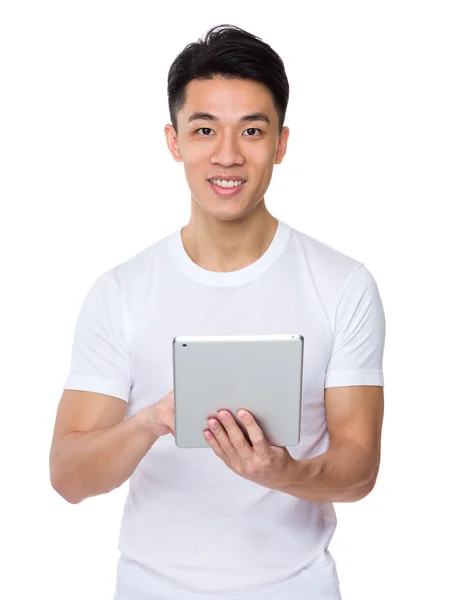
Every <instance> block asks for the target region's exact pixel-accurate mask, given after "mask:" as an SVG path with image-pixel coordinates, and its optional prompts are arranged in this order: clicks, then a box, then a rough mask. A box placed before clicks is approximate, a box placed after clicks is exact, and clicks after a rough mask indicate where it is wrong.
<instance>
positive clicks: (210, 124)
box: [50, 77, 384, 503]
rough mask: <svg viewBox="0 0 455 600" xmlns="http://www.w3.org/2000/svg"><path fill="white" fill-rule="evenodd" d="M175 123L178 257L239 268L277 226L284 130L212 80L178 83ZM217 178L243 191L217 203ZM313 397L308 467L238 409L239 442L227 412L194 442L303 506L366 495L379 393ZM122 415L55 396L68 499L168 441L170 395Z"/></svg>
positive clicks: (99, 397) (55, 458)
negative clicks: (313, 443)
mask: <svg viewBox="0 0 455 600" xmlns="http://www.w3.org/2000/svg"><path fill="white" fill-rule="evenodd" d="M201 111H202V112H205V113H210V114H211V115H213V116H214V117H216V118H217V120H216V121H213V120H210V119H207V118H205V119H202V120H198V121H192V122H191V121H190V117H191V115H193V114H194V113H195V112H201ZM253 113H262V114H263V115H265V116H266V117H267V119H268V121H269V123H264V122H263V121H249V122H247V123H245V122H243V123H242V122H241V121H240V120H241V119H242V117H245V115H250V114H253ZM177 123H178V134H177V132H176V131H175V130H174V128H173V127H172V125H170V124H168V125H166V127H165V135H166V142H167V146H168V148H169V151H170V152H171V155H172V157H173V158H174V159H175V160H176V161H177V162H181V163H183V166H184V170H185V176H186V179H187V182H188V186H189V189H190V192H191V217H190V220H189V222H188V224H187V225H186V226H185V227H183V229H182V231H181V235H182V241H183V244H184V246H185V250H186V251H187V253H188V255H189V256H190V258H191V259H192V260H193V261H194V262H195V263H196V264H198V265H199V266H201V267H203V268H205V269H207V270H212V271H225V272H227V271H233V270H238V269H241V268H243V267H245V266H247V265H249V264H251V263H252V262H254V261H255V260H257V259H258V258H259V257H260V256H261V255H262V254H263V253H264V252H265V250H266V249H267V248H268V246H269V245H270V242H271V241H272V239H273V236H274V234H275V232H276V227H277V224H278V221H277V219H276V218H275V217H273V216H272V215H271V214H270V213H269V211H268V210H267V208H266V206H265V193H266V191H267V189H268V186H269V184H270V180H271V177H272V173H273V169H274V166H275V165H278V164H280V163H281V162H282V160H283V158H284V156H285V154H286V148H287V142H288V137H289V129H288V128H287V127H284V128H283V130H282V132H281V133H280V132H279V130H278V114H277V112H276V110H275V107H274V106H273V101H272V96H271V94H270V93H269V91H268V90H267V89H265V88H264V87H262V86H261V85H259V84H257V83H255V82H252V81H242V80H225V79H222V78H220V77H217V78H214V79H212V80H209V81H192V82H191V83H190V84H189V85H188V88H187V98H186V102H185V105H184V106H183V108H182V110H181V111H179V113H178V115H177ZM200 128H209V129H207V130H204V131H201V130H200ZM253 128H258V129H260V130H261V132H262V133H260V134H259V133H258V132H257V131H256V129H254V130H253ZM204 134H205V135H204ZM220 173H223V174H234V175H240V176H241V177H242V178H244V179H247V184H246V186H245V187H244V189H243V190H242V191H241V192H240V193H239V194H237V195H236V196H234V197H232V198H222V197H220V196H218V195H217V194H215V193H214V192H213V190H212V189H211V188H210V186H209V184H208V183H207V178H208V177H213V176H214V175H217V174H220ZM324 401H325V412H326V420H327V429H328V432H329V436H330V446H329V449H328V451H327V452H325V453H324V454H321V455H320V456H317V457H315V458H313V459H311V460H295V459H293V458H292V457H291V456H290V455H289V453H288V451H287V449H286V448H279V447H276V446H270V445H269V444H268V443H267V440H266V439H265V437H264V434H263V432H262V430H261V429H260V428H259V426H258V425H257V423H256V422H255V420H254V417H253V415H251V414H250V413H248V411H247V417H246V420H245V421H243V423H244V426H245V429H246V431H247V432H248V436H249V438H250V440H251V442H252V444H251V445H250V444H249V442H248V441H247V440H246V438H245V436H244V434H243V432H242V430H241V429H240V427H239V426H238V425H237V423H236V422H235V419H234V417H233V415H231V414H230V413H229V412H228V411H220V412H219V413H218V415H217V419H213V422H208V423H207V430H206V432H207V433H206V435H207V438H206V439H207V440H208V442H209V444H210V446H211V448H212V450H213V452H215V454H217V456H218V457H219V458H220V460H222V461H223V462H224V463H225V465H226V466H227V467H228V468H230V469H231V470H233V471H234V472H235V473H237V474H238V475H239V476H241V477H245V478H247V479H249V480H251V481H254V482H256V483H258V484H259V485H262V486H265V487H269V488H271V489H276V490H280V491H282V492H284V493H288V494H291V495H293V496H296V497H298V498H302V499H306V500H309V501H311V502H352V501H356V500H359V499H361V498H363V497H364V496H366V495H367V494H368V493H369V492H370V491H371V490H372V489H373V487H374V484H375V481H376V477H377V474H378V470H379V462H380V448H381V430H382V420H383V411H384V394H383V388H382V387H378V386H347V387H336V388H328V389H326V390H325V394H324ZM223 413H226V414H223ZM125 414H126V402H124V401H123V400H121V399H119V398H116V397H114V396H108V395H105V394H98V393H94V392H87V391H83V390H64V391H63V394H62V397H61V400H60V403H59V407H58V411H57V416H56V422H55V427H54V434H53V439H52V447H51V452H50V475H51V483H52V486H53V487H54V489H55V490H56V491H57V492H58V493H59V494H60V495H61V496H62V497H63V498H65V499H66V500H67V501H68V502H71V503H79V502H81V501H82V500H84V499H85V498H88V497H90V496H96V495H99V494H104V493H108V492H109V491H111V490H113V489H115V488H117V487H119V486H120V485H122V484H123V483H124V482H125V481H126V480H127V479H128V478H129V477H130V476H131V474H132V473H133V472H134V470H135V469H136V467H137V465H138V464H139V462H140V460H142V458H143V457H144V456H145V454H146V453H147V452H148V451H149V450H150V449H151V447H152V446H153V444H154V443H155V442H156V440H157V439H158V438H159V437H161V436H163V435H168V434H172V435H174V425H175V414H174V394H173V391H172V390H171V391H170V392H169V393H168V394H167V395H166V396H164V397H163V398H162V399H161V400H159V401H158V402H156V403H155V404H152V405H150V406H147V407H145V408H143V409H142V410H140V411H139V412H138V413H136V414H135V415H133V416H131V417H129V418H127V419H125ZM237 416H238V418H239V419H240V415H237ZM214 425H216V426H215V427H214ZM118 448H122V449H123V450H122V452H121V453H119V452H118Z"/></svg>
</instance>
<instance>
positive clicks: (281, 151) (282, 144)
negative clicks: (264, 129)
mask: <svg viewBox="0 0 455 600" xmlns="http://www.w3.org/2000/svg"><path fill="white" fill-rule="evenodd" d="M288 139H289V127H283V131H282V132H281V135H280V139H279V140H278V146H277V149H276V154H275V164H276V165H279V164H280V163H281V161H282V160H283V158H284V156H285V154H286V149H287V146H288Z"/></svg>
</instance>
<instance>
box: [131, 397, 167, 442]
mask: <svg viewBox="0 0 455 600" xmlns="http://www.w3.org/2000/svg"><path fill="white" fill-rule="evenodd" d="M137 416H138V417H139V418H140V419H141V423H142V424H143V426H144V427H146V428H147V429H149V430H150V431H152V432H153V434H154V435H156V437H161V436H163V435H167V434H168V433H172V435H173V436H174V437H175V414H174V390H171V391H170V392H169V393H168V394H166V396H164V397H163V398H161V400H159V401H158V402H155V404H151V405H150V406H146V407H145V408H143V409H142V410H140V411H139V412H138V413H137Z"/></svg>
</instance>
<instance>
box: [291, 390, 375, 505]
mask: <svg viewBox="0 0 455 600" xmlns="http://www.w3.org/2000/svg"><path fill="white" fill-rule="evenodd" d="M325 406H326V420H327V429H328V431H329V435H330V447H329V449H328V450H327V452H325V453H324V454H321V455H319V456H317V457H315V458H313V459H310V460H296V461H294V462H292V463H291V465H290V468H289V475H288V477H287V481H286V483H285V484H284V485H283V486H282V487H281V488H280V489H281V491H283V492H285V493H287V494H291V495H292V496H296V497H297V498H302V499H305V500H309V501H310V502H355V501H357V500H360V499H362V498H364V497H365V496H366V495H367V494H369V493H370V492H371V491H372V489H373V487H374V484H375V482H376V478H377V475H378V471H379V463H380V453H381V429H382V421H383V412H384V390H383V388H382V387H380V386H344V387H333V388H326V390H325Z"/></svg>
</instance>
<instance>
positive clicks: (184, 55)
mask: <svg viewBox="0 0 455 600" xmlns="http://www.w3.org/2000/svg"><path fill="white" fill-rule="evenodd" d="M215 76H221V77H225V78H226V79H250V80H252V81H256V82H258V83H260V84H262V85H264V86H265V87H267V88H268V89H269V91H270V93H271V94H272V97H273V103H274V106H275V108H276V111H277V113H278V121H279V132H280V134H281V132H282V129H283V124H284V118H285V115H286V109H287V105H288V100H289V82H288V78H287V76H286V71H285V68H284V64H283V61H282V60H281V58H280V56H279V55H278V54H277V53H276V52H275V50H273V49H272V48H271V47H270V46H269V45H268V44H266V43H265V42H263V41H262V39H261V38H259V37H257V36H255V35H253V34H251V33H248V32H247V31H245V30H243V29H240V27H236V26H235V25H217V26H216V27H212V29H210V30H209V31H208V32H207V33H206V35H205V38H201V39H199V40H198V41H197V42H193V43H191V44H188V45H187V46H186V47H185V48H184V49H183V51H182V52H181V53H180V54H179V55H178V56H177V58H176V59H175V60H174V62H173V63H172V65H171V67H170V69H169V73H168V81H167V94H168V104H169V113H170V117H171V122H172V125H173V127H174V129H175V131H176V132H178V130H177V113H178V112H179V110H180V109H181V108H182V107H183V105H184V104H185V100H186V86H187V85H188V83H190V81H192V80H193V79H199V80H205V79H213V77H215Z"/></svg>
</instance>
